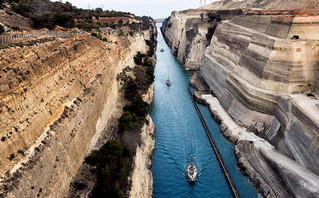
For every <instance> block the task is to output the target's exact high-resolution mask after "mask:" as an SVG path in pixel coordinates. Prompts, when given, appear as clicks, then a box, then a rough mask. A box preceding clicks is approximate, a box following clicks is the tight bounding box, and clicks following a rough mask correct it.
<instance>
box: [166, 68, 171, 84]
mask: <svg viewBox="0 0 319 198" xmlns="http://www.w3.org/2000/svg"><path fill="white" fill-rule="evenodd" d="M166 85H167V86H171V81H170V80H169V69H168V67H167V80H166Z"/></svg>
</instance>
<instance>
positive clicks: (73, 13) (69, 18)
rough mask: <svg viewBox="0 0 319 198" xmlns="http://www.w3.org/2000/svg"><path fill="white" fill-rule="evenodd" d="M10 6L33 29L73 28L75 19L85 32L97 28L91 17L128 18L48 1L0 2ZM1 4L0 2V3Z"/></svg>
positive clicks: (109, 12)
mask: <svg viewBox="0 0 319 198" xmlns="http://www.w3.org/2000/svg"><path fill="white" fill-rule="evenodd" d="M0 1H5V2H7V3H9V4H11V7H12V10H13V11H14V12H16V13H18V14H21V15H22V16H25V17H28V18H30V19H31V21H32V26H33V27H34V28H48V29H54V28H55V26H56V25H59V26H62V27H68V28H72V27H75V26H76V24H75V19H77V20H78V27H79V28H81V29H85V30H91V29H92V28H96V27H99V24H95V23H93V21H92V17H95V18H96V19H98V18H99V17H124V16H126V17H130V15H131V14H130V13H127V12H117V11H113V10H112V11H107V10H106V11H103V10H102V9H101V8H96V9H95V10H87V9H79V8H77V7H75V6H73V5H72V4H71V3H69V2H66V3H62V2H51V1H50V0H0ZM0 4H1V2H0Z"/></svg>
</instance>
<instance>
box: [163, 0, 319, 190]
mask: <svg viewBox="0 0 319 198" xmlns="http://www.w3.org/2000/svg"><path fill="white" fill-rule="evenodd" d="M245 2H246V3H247V2H248V1H244V3H245ZM249 2H250V1H249ZM249 2H248V3H249ZM230 3H232V4H231V5H234V1H224V2H218V3H216V4H218V5H224V4H225V5H226V4H228V5H230ZM255 3H256V2H255ZM268 3H270V2H268ZM216 4H213V5H216ZM243 5H246V7H245V6H244V7H245V8H247V7H248V8H250V7H251V6H247V4H243ZM270 5H272V4H269V7H267V10H253V9H237V10H218V9H228V7H227V6H224V7H223V6H221V7H216V8H215V7H212V8H213V9H214V8H215V10H209V9H207V8H208V7H206V9H199V10H188V11H182V12H174V13H173V14H172V16H171V17H170V18H169V19H168V20H166V21H165V22H164V24H163V33H164V35H165V37H166V40H167V41H168V44H169V45H170V46H171V47H172V50H173V52H175V54H176V55H177V59H178V60H179V61H180V62H181V63H183V64H184V66H185V67H189V66H188V63H189V64H192V61H191V60H192V58H189V57H197V58H199V57H200V59H201V61H200V64H199V67H200V71H199V73H200V74H201V76H202V77H203V79H204V81H205V83H206V84H207V85H208V87H209V90H208V91H209V92H211V93H212V94H213V95H214V96H216V98H217V99H218V100H219V102H220V103H221V105H222V107H223V108H224V109H225V110H226V111H227V113H228V114H229V115H230V116H231V117H232V119H234V120H235V121H236V123H237V124H238V125H239V126H240V127H245V128H247V130H248V131H251V132H253V133H255V134H256V135H258V136H259V137H262V138H264V139H265V140H267V141H268V142H270V143H271V144H272V145H273V146H274V147H275V148H276V152H277V151H279V152H280V153H281V154H284V155H286V156H289V157H290V158H292V159H294V160H295V162H297V163H298V164H299V165H301V166H303V167H305V168H306V169H308V171H309V172H310V174H312V175H313V177H314V178H315V179H314V180H313V181H315V182H314V183H313V184H316V185H318V184H319V183H318V182H319V180H318V176H317V175H318V174H319V169H318V167H319V152H318V146H319V144H318V131H319V130H318V129H319V120H318V115H319V108H318V106H319V100H318V98H317V96H318V95H317V94H318V68H319V64H318V62H319V42H318V39H319V34H318V32H317V29H318V28H319V12H318V11H316V10H312V11H305V10H299V11H296V10H284V11H283V10H281V11H278V10H273V9H274V8H275V6H270ZM298 5H299V4H298ZM241 7H242V6H241ZM257 7H258V6H257ZM237 8H240V7H237ZM280 8H281V7H280ZM281 9H282V8H281ZM289 9H293V7H289ZM202 13H203V15H202V16H201V14H202ZM207 13H214V14H216V15H220V16H221V18H222V19H223V20H222V21H221V22H216V21H215V22H214V21H213V22H208V19H207ZM203 16H204V17H203ZM192 23H193V25H192ZM216 23H217V24H218V25H217V27H216V29H215V30H214V32H213V36H212V39H211V40H210V41H209V42H210V43H209V45H208V46H207V48H206V46H205V45H206V44H205V42H206V39H208V38H209V37H207V33H208V27H213V26H216ZM199 24H200V25H199ZM205 28H206V31H205ZM187 32H195V33H196V34H195V35H194V36H192V37H188V36H187ZM194 38H195V39H194ZM203 41H205V42H203ZM185 43H186V44H185ZM198 46H200V47H198ZM190 53H195V54H192V55H190ZM180 57H184V58H180ZM183 60H186V61H184V62H183ZM194 62H195V61H194ZM193 65H196V64H193ZM197 66H198V64H197ZM197 66H196V67H197ZM189 68H190V69H193V68H194V67H189ZM206 103H207V101H206ZM228 136H229V134H228ZM230 136H231V135H230ZM233 140H234V141H238V138H235V139H233ZM250 141H253V140H250ZM237 143H238V142H237ZM240 148H241V149H240ZM244 148H245V149H244ZM247 148H249V147H243V146H241V147H238V150H240V151H242V152H243V153H242V155H245V153H248V155H249V152H252V153H253V152H254V151H253V150H252V149H247ZM259 150H260V149H257V152H258V151H259ZM238 156H239V155H238ZM266 158H267V160H266V162H267V163H268V164H270V166H269V167H271V168H270V170H271V169H272V168H274V169H275V170H276V171H274V170H273V171H272V173H273V174H275V172H277V173H278V174H279V175H280V177H281V178H285V179H284V183H283V184H282V185H287V186H289V187H287V189H288V191H290V192H287V193H288V194H289V193H292V194H294V195H295V196H301V195H300V194H298V193H297V192H296V188H295V189H294V185H295V184H294V183H293V182H291V181H290V180H289V179H291V178H289V177H295V176H296V177H298V176H297V175H299V176H300V174H299V173H297V171H293V170H290V171H287V170H286V167H285V166H289V164H288V163H287V164H286V165H282V164H281V165H280V166H276V165H274V164H278V163H277V162H278V160H277V159H276V158H274V160H269V159H271V155H269V156H268V157H266ZM271 161H272V162H271ZM261 164H262V163H255V164H250V166H252V167H257V168H258V167H259V168H258V169H260V167H262V166H261ZM246 165H247V166H248V164H246ZM247 166H246V167H245V168H247ZM258 169H256V170H258ZM260 170H261V171H262V170H265V169H260ZM283 170H286V171H283ZM265 175H271V174H265ZM287 175H290V176H287ZM292 175H293V176H292ZM251 177H254V174H251ZM287 178H288V179H287ZM296 181H298V180H296ZM264 183H267V182H264ZM263 191H264V192H265V191H266V190H265V189H264V190H263ZM274 191H275V190H274ZM308 191H311V190H309V188H308ZM312 193H314V194H316V196H318V192H317V191H312ZM310 194H311V193H310ZM314 194H312V196H313V195H314ZM273 195H274V196H278V195H275V194H273ZM309 196H311V195H309Z"/></svg>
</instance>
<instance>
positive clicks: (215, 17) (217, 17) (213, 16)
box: [207, 13, 222, 22]
mask: <svg viewBox="0 0 319 198" xmlns="http://www.w3.org/2000/svg"><path fill="white" fill-rule="evenodd" d="M207 17H208V22H213V21H215V22H221V20H222V18H221V16H220V15H219V14H215V13H207Z"/></svg>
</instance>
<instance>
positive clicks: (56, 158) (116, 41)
mask: <svg viewBox="0 0 319 198" xmlns="http://www.w3.org/2000/svg"><path fill="white" fill-rule="evenodd" d="M131 31H133V30H130V28H129V27H126V28H121V30H120V29H116V30H114V31H113V32H112V33H111V34H109V33H105V34H103V36H105V37H106V38H107V42H104V41H102V40H100V39H98V38H96V37H93V36H91V35H90V34H79V35H74V36H72V35H70V37H67V38H60V39H56V40H54V41H48V42H41V43H37V44H36V45H30V46H29V45H25V46H21V47H17V46H16V47H8V48H6V49H1V50H0V57H1V60H0V61H1V66H0V68H1V69H0V76H1V78H0V90H1V91H0V92H1V94H0V103H1V105H0V116H1V119H0V128H1V129H2V130H1V132H0V135H1V142H0V144H1V151H0V175H1V178H0V197H6V198H11V197H12V198H13V197H66V196H67V194H68V191H69V188H70V182H71V181H72V179H73V177H74V176H75V175H76V174H77V173H78V170H79V169H80V167H81V166H82V162H83V161H84V158H85V157H86V156H87V155H88V154H89V153H90V152H91V151H92V150H93V149H96V148H99V146H101V145H103V144H104V143H105V142H106V141H107V140H108V139H110V138H114V136H116V134H115V131H116V128H111V130H109V126H110V125H112V126H114V123H115V122H116V121H117V119H118V117H117V118H115V119H114V117H113V115H114V114H115V115H119V116H120V115H121V110H122V108H120V109H119V106H120V107H122V106H124V104H123V103H122V104H119V103H120V102H123V93H122V92H121V91H120V83H119V82H118V81H117V74H118V73H120V72H121V70H122V69H124V68H126V67H127V66H128V65H129V66H131V67H134V66H135V64H134V59H133V58H134V56H135V55H136V54H137V52H138V51H143V52H147V50H149V47H148V46H147V45H146V43H145V40H148V39H150V35H151V32H152V31H153V29H147V30H145V31H143V30H141V29H137V30H136V29H135V30H134V35H133V36H130V34H129V33H130V32H131ZM135 31H136V32H135ZM120 32H121V34H124V35H128V36H125V37H124V36H119V35H121V34H120ZM121 99H122V100H121ZM121 105H122V106H121ZM113 113H114V114H113ZM114 121H115V122H114ZM90 182H92V181H90ZM84 186H85V185H84ZM77 187H78V186H77ZM82 187H83V185H82ZM82 187H81V188H82ZM88 187H89V188H90V186H88ZM89 190H90V189H89ZM73 197H75V196H73Z"/></svg>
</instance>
